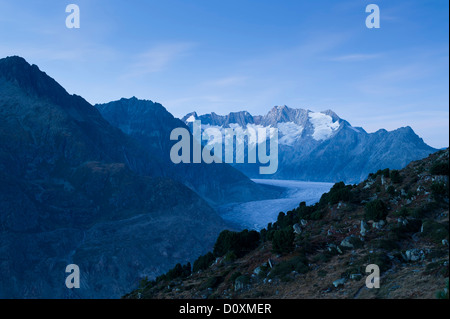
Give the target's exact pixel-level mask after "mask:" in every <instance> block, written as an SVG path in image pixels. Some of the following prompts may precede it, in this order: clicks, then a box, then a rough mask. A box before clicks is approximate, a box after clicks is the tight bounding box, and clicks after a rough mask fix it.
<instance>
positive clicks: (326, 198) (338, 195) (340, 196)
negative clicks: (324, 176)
mask: <svg viewBox="0 0 450 319" xmlns="http://www.w3.org/2000/svg"><path fill="white" fill-rule="evenodd" d="M351 189H352V186H351V185H345V184H344V182H339V183H336V184H334V185H333V187H332V188H331V189H330V191H329V192H328V193H325V194H323V195H322V196H321V198H320V204H321V205H326V204H328V203H330V204H331V205H334V204H337V203H338V202H340V201H344V202H348V201H349V200H350V195H351V193H350V190H351Z"/></svg>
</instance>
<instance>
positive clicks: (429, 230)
mask: <svg viewBox="0 0 450 319" xmlns="http://www.w3.org/2000/svg"><path fill="white" fill-rule="evenodd" d="M422 234H423V236H424V237H425V238H428V239H430V240H431V241H433V242H434V243H440V242H441V241H442V240H443V239H448V222H447V224H443V223H438V222H435V221H433V220H426V221H425V222H424V223H423V233H422Z"/></svg>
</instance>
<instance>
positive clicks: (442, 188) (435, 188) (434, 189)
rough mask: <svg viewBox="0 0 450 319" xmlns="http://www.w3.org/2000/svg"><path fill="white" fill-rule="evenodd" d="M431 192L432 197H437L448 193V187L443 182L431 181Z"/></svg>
mask: <svg viewBox="0 0 450 319" xmlns="http://www.w3.org/2000/svg"><path fill="white" fill-rule="evenodd" d="M431 193H432V194H433V196H434V197H439V196H442V195H445V194H447V193H448V188H447V187H446V185H445V184H444V183H443V182H433V184H431Z"/></svg>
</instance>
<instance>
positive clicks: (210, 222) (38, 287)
mask: <svg viewBox="0 0 450 319" xmlns="http://www.w3.org/2000/svg"><path fill="white" fill-rule="evenodd" d="M163 164H164V163H163V162H161V159H160V158H159V157H158V156H153V155H152V154H151V153H150V152H148V151H147V150H145V149H144V148H142V147H141V146H140V145H139V143H138V142H137V141H136V140H134V139H133V138H131V137H130V136H128V135H126V134H124V133H123V132H122V131H121V130H119V129H117V128H115V127H113V126H112V125H110V124H109V123H108V122H107V121H106V120H105V119H104V118H103V117H102V116H101V114H100V113H99V112H98V111H97V109H95V108H94V107H93V106H92V105H90V104H89V103H88V102H86V101H85V100H84V99H82V98H81V97H79V96H74V95H69V94H68V93H67V92H66V91H65V90H64V89H63V88H62V87H61V86H60V85H59V84H58V83H57V82H56V81H54V80H53V79H51V78H50V77H48V76H47V75H46V74H45V73H43V72H41V71H39V69H38V68H37V67H36V66H31V65H29V64H28V63H27V62H26V61H25V60H24V59H22V58H19V57H9V58H6V59H1V60H0V202H1V203H2V204H1V207H0V281H1V285H0V297H2V298H79V297H83V298H94V297H95V298H115V297H119V296H121V295H122V294H123V293H124V292H125V291H127V290H129V289H130V288H131V287H134V286H136V284H137V282H138V281H139V279H140V278H141V277H143V276H149V277H150V278H151V277H154V276H156V275H158V274H160V273H162V272H164V271H166V270H167V269H169V268H170V267H173V265H174V264H175V263H177V262H185V261H189V260H191V258H194V257H195V256H197V255H198V254H201V253H202V252H204V251H206V250H208V249H210V248H211V245H212V243H213V242H214V240H215V238H216V237H217V234H218V233H219V232H220V230H222V229H223V228H224V227H225V225H224V223H223V221H222V220H221V219H220V217H219V216H218V215H217V214H216V212H215V211H214V210H213V209H212V208H211V207H210V206H209V205H208V204H207V203H206V202H205V201H204V200H203V199H202V198H200V197H199V196H197V194H195V193H194V192H193V191H191V190H190V189H189V188H187V187H185V186H184V185H182V184H181V183H179V182H176V181H174V180H172V179H169V178H167V177H166V176H165V175H166V173H165V171H164V167H163ZM71 263H76V264H77V265H78V266H79V267H80V273H81V288H80V289H68V288H66V286H65V278H66V276H67V275H68V274H66V273H65V267H66V266H67V265H68V264H71Z"/></svg>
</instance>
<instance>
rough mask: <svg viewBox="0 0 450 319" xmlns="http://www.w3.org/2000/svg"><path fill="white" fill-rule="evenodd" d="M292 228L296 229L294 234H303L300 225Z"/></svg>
mask: <svg viewBox="0 0 450 319" xmlns="http://www.w3.org/2000/svg"><path fill="white" fill-rule="evenodd" d="M292 228H293V229H294V233H296V234H301V233H302V228H301V227H300V225H299V224H294V225H293V226H292Z"/></svg>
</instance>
